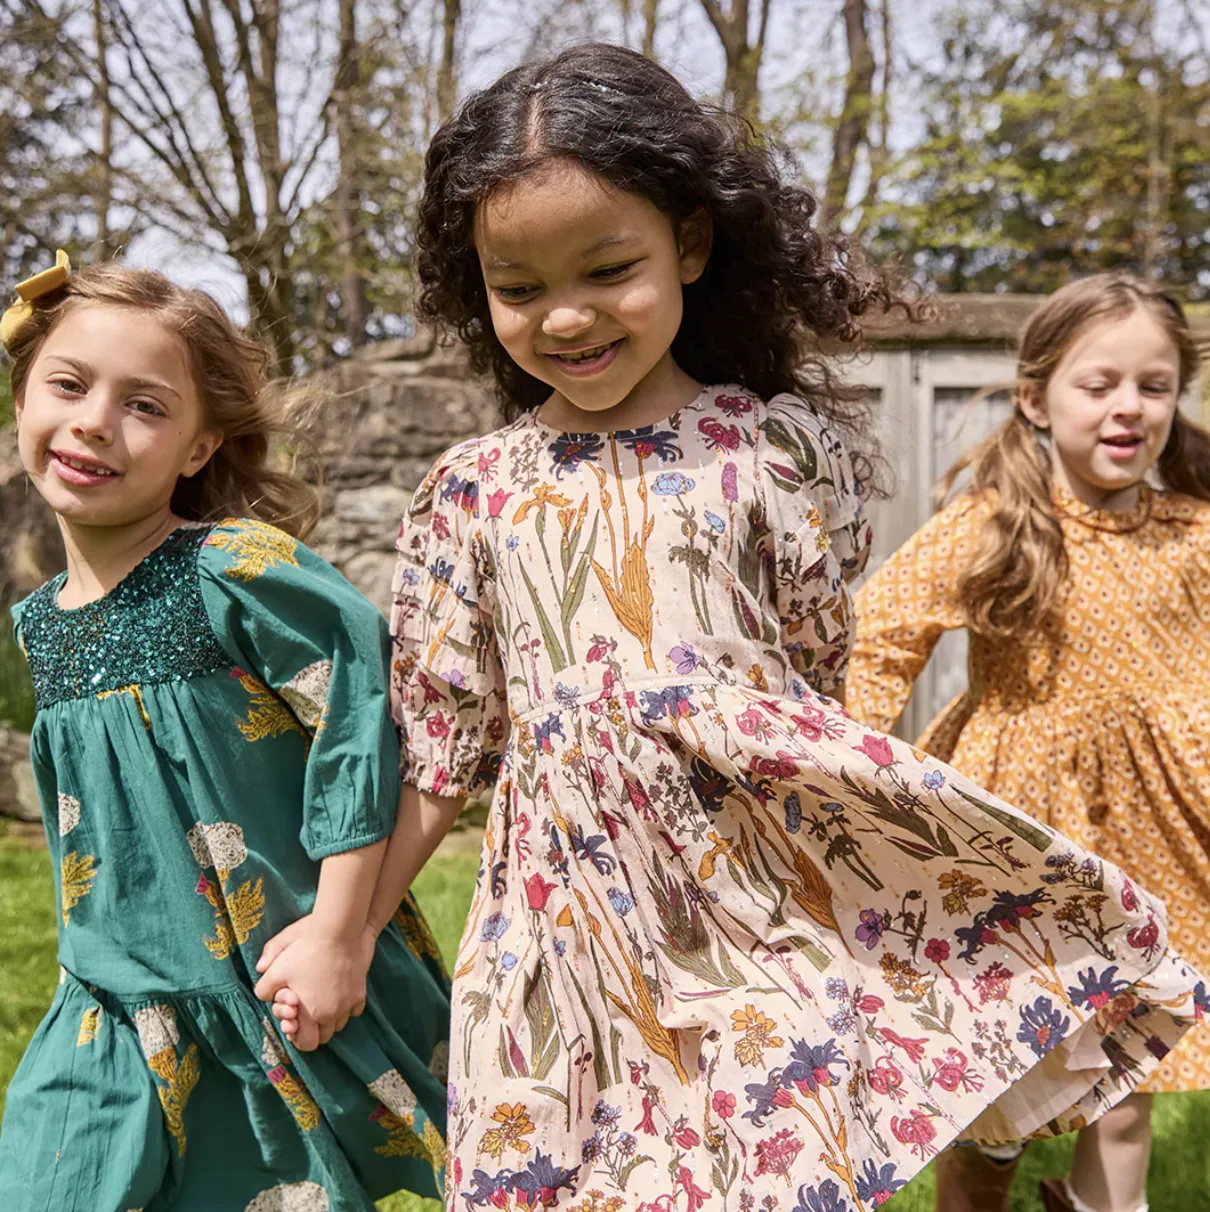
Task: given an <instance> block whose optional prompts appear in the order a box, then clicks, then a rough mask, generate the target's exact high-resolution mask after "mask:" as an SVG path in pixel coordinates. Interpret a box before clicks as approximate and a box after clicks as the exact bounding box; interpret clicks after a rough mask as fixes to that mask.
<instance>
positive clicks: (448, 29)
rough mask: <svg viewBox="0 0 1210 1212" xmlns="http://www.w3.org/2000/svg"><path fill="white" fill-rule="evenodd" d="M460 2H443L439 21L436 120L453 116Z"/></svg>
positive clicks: (455, 93) (457, 0)
mask: <svg viewBox="0 0 1210 1212" xmlns="http://www.w3.org/2000/svg"><path fill="white" fill-rule="evenodd" d="M461 19H462V0H444V7H443V11H442V19H441V66H440V67H439V68H438V69H437V120H438V121H439V122H445V121H446V120H447V119H449V118H450V117H452V116H453V113H454V105H455V104H456V103H457V100H458V23H459V21H461Z"/></svg>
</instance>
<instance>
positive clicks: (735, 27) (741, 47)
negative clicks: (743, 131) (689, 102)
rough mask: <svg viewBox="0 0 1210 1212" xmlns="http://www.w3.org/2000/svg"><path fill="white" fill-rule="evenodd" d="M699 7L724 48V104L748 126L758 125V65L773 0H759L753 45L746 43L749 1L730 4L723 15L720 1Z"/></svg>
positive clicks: (708, 0)
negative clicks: (756, 27)
mask: <svg viewBox="0 0 1210 1212" xmlns="http://www.w3.org/2000/svg"><path fill="white" fill-rule="evenodd" d="M701 3H702V7H703V8H704V9H705V10H706V16H707V17H708V18H709V20H710V24H711V25H712V26H714V32H715V33H716V34H717V35H718V39H719V41H720V42H721V43H722V46H723V55H724V58H725V59H726V64H727V72H726V76H725V77H724V79H723V91H724V93H725V94H726V99H727V102H728V104H729V105H730V106H731V108H732V109H734V110H735V112H736V113H737V114H740V115H742V116H743V117H745V118H747V119H748V121H749V122H757V121H759V119H760V65H761V58H762V57H763V55H764V53H765V32H766V30H767V29H768V27H769V9H770V8H771V7H772V4H773V0H760V25H759V29H758V32H757V35H756V41H755V42H750V41H749V37H750V33H749V29H748V18H749V14H750V12H751V8H750V5H749V0H731V7H730V8H729V9H728V10H726V11H724V10H723V8H722V5H721V0H701Z"/></svg>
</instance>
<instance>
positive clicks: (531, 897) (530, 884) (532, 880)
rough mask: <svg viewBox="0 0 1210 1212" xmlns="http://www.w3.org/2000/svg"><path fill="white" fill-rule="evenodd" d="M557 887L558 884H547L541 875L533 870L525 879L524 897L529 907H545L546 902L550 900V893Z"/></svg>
mask: <svg viewBox="0 0 1210 1212" xmlns="http://www.w3.org/2000/svg"><path fill="white" fill-rule="evenodd" d="M557 887H558V884H548V883H547V882H546V881H545V880H544V879H543V878H542V876H541V875H540V874H539V873H538V872H537V871H535V872H534V873H533V875H531V876H530V877H529V879H527V880H526V881H525V899H526V900H527V901H529V907H530V908H531V909H545V908H546V902H547V901H548V900H550V894H551V893H552V892H553V891H554V890H555V889H556V888H557Z"/></svg>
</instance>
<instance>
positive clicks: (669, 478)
mask: <svg viewBox="0 0 1210 1212" xmlns="http://www.w3.org/2000/svg"><path fill="white" fill-rule="evenodd" d="M693 488H694V483H693V481H692V480H691V479H690V478H689V477H688V476H687V475H682V474H681V473H680V472H679V471H662V472H660V474H659V475H658V476H656V477H655V483H654V484H652V486H651V490H652V491H653V492H654V493H656V494H657V495H658V496H661V497H679V496H683V495H684V494H685V493H687V492H692V491H693Z"/></svg>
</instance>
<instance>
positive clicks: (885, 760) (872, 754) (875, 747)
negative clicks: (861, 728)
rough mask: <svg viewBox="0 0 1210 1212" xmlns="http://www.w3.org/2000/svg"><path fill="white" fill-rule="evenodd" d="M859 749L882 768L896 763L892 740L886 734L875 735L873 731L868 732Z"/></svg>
mask: <svg viewBox="0 0 1210 1212" xmlns="http://www.w3.org/2000/svg"><path fill="white" fill-rule="evenodd" d="M857 749H858V750H860V751H861V752H862V753H864V754H865V755H866V757H868V758H869V759H870V760H871V761H873V763H874V764H875V765H876V766H877V767H878V768H879V769H880V770H885V769H886V767H888V766H893V765H894V764H895V751H894V750H893V749H892V748H891V742H890V741H888V740H887V738H886V737H884V736H875V735H874V734H873V733H870V732H867V733H866V735H865V736H863V737H862V738H861V744H860V745H858V746H857Z"/></svg>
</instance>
